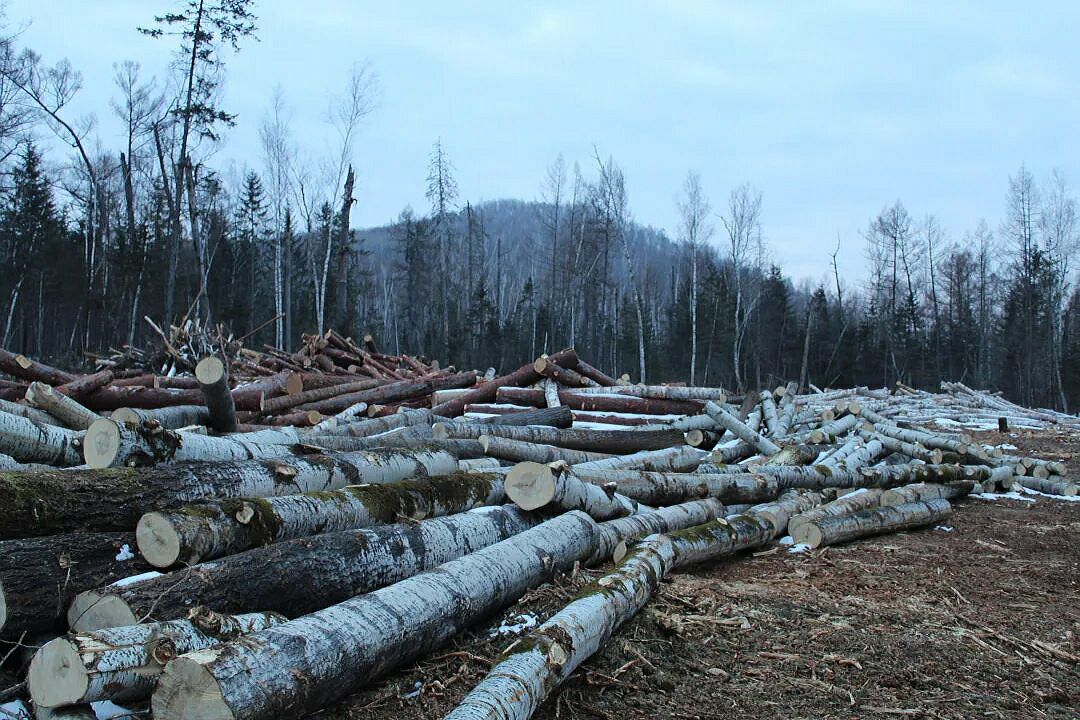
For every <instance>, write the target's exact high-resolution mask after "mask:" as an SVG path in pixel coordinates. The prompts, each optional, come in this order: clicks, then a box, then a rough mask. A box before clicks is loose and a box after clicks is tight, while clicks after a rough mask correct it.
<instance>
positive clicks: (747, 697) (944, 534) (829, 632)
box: [315, 431, 1080, 720]
mask: <svg viewBox="0 0 1080 720" xmlns="http://www.w3.org/2000/svg"><path fill="white" fill-rule="evenodd" d="M977 435H981V436H984V438H985V441H986V442H993V443H1001V442H1009V443H1012V444H1014V445H1016V446H1018V447H1019V448H1020V449H1021V450H1022V451H1027V452H1031V453H1032V454H1037V455H1039V456H1040V457H1046V458H1048V459H1050V458H1053V459H1063V460H1065V461H1066V462H1070V463H1071V465H1072V467H1073V468H1075V467H1076V466H1077V465H1080V439H1078V438H1076V437H1070V436H1065V435H1058V434H1048V433H1037V432H1024V431H1020V432H1017V433H1013V434H1012V435H1011V436H1009V437H1008V438H1004V437H1002V436H1001V435H998V434H997V433H977ZM1028 497H1031V498H1034V500H1035V502H1024V501H1021V500H1010V499H999V500H997V501H988V500H981V499H975V498H972V499H968V500H966V501H963V502H958V503H956V505H955V514H954V516H953V518H952V519H951V520H950V521H949V522H948V524H947V525H944V526H940V527H938V528H934V529H927V530H923V531H917V532H911V533H904V534H899V535H888V536H882V537H877V538H872V539H868V540H863V541H859V542H854V543H851V544H848V545H843V546H838V547H831V548H825V549H823V550H822V551H820V552H813V553H805V554H791V553H789V552H788V551H787V549H786V548H783V547H776V548H773V549H770V550H767V551H765V552H760V553H756V554H753V555H745V556H741V557H738V558H736V559H733V560H731V561H728V562H724V563H720V564H717V565H715V566H712V567H705V568H698V569H696V570H695V571H693V572H684V573H678V574H676V575H675V576H673V577H672V578H671V579H670V581H669V582H665V583H664V584H663V585H662V587H661V590H660V592H659V594H658V595H657V596H656V597H654V598H653V600H652V601H651V602H650V603H649V604H648V605H647V606H646V608H645V609H644V611H643V612H641V613H640V614H639V615H638V616H637V617H636V618H635V619H634V620H632V621H631V622H629V623H628V624H626V625H625V626H623V627H622V628H621V629H620V630H619V631H618V632H617V633H616V635H615V636H614V638H613V639H612V641H611V642H610V643H609V644H608V645H607V647H606V648H605V649H604V650H602V651H601V652H600V653H599V654H597V655H596V656H595V657H593V658H592V659H591V660H590V661H589V662H587V663H586V664H584V665H583V666H582V667H581V668H579V670H578V671H577V672H576V673H575V674H574V675H573V676H572V677H571V679H570V680H569V681H568V682H567V683H566V684H565V685H563V687H562V688H561V689H560V691H558V692H557V693H556V694H554V695H553V696H552V697H551V698H550V699H549V701H548V702H547V703H545V704H544V706H543V707H542V708H541V710H540V712H538V713H537V717H539V718H545V719H548V718H601V719H603V718H612V719H613V720H614V719H622V718H721V717H723V718H730V717H735V716H739V715H741V714H743V713H745V714H748V715H752V716H753V717H756V718H786V719H791V720H795V719H798V718H822V719H824V718H868V717H870V718H1062V719H1064V718H1073V719H1075V718H1078V717H1080V502H1063V501H1058V500H1052V499H1050V498H1047V497H1039V496H1034V495H1032V496H1028ZM600 572H602V569H601V570H598V571H596V572H583V573H579V574H578V575H577V576H576V577H564V578H561V579H560V580H559V581H558V582H557V583H555V584H551V585H546V586H544V587H542V588H539V589H537V590H535V591H534V592H532V593H531V594H530V595H529V596H527V597H526V598H524V599H523V600H522V602H520V603H518V604H517V605H515V606H513V607H511V608H509V609H508V610H507V611H506V612H505V613H503V614H502V615H500V616H498V617H496V618H493V619H492V620H491V621H490V622H488V623H485V624H483V625H481V626H479V627H477V628H475V629H474V630H473V631H472V632H470V633H468V634H466V635H464V636H462V637H459V638H458V639H457V640H456V641H455V642H454V643H452V644H451V645H449V646H447V647H445V648H444V649H443V651H442V652H441V653H436V654H435V655H434V656H431V657H429V658H427V659H425V660H423V661H421V662H419V663H417V664H416V665H413V666H412V667H408V668H405V669H404V670H402V671H401V672H398V673H395V674H393V675H391V676H390V677H388V678H386V679H385V680H384V681H383V682H382V683H379V684H377V685H375V686H372V687H370V688H369V689H367V690H365V691H363V692H361V693H358V694H356V695H354V696H352V697H350V698H349V699H348V700H346V701H344V702H342V703H340V704H338V705H336V706H334V707H330V708H327V709H326V710H324V711H323V712H321V713H318V714H317V715H316V716H315V717H319V718H327V719H333V720H345V719H347V718H349V719H351V718H376V719H377V720H407V719H410V718H439V717H442V715H443V714H445V713H446V712H447V711H449V710H450V709H451V708H453V707H454V705H455V704H456V703H457V701H458V700H460V699H461V697H462V696H463V695H464V694H465V693H466V692H467V691H468V690H469V689H470V688H471V687H472V686H473V685H474V684H475V683H476V681H478V680H479V679H480V678H481V677H482V676H483V674H484V672H485V671H486V670H487V668H488V667H489V665H490V663H491V661H492V659H493V658H495V657H496V656H497V655H498V653H499V652H500V651H501V650H502V649H503V648H504V647H506V646H507V645H508V644H509V643H510V642H512V639H513V638H512V637H507V636H497V637H491V636H490V635H491V631H492V630H493V629H494V628H496V627H498V626H499V625H500V624H503V625H506V624H514V623H515V622H517V620H518V616H519V615H522V614H526V615H532V616H535V617H538V618H540V619H541V620H542V619H544V618H546V617H547V616H548V615H550V614H551V613H552V612H554V611H556V610H557V609H558V608H559V607H561V606H562V605H563V604H564V603H565V602H566V599H567V598H568V597H570V596H571V595H572V594H573V593H574V591H575V589H576V588H578V587H580V586H581V585H582V584H583V583H584V582H585V581H587V580H588V579H589V577H590V576H595V575H597V574H600Z"/></svg>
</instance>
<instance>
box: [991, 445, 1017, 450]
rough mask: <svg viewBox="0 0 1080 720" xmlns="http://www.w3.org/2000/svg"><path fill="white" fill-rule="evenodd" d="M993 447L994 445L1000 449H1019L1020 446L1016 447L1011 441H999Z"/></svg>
mask: <svg viewBox="0 0 1080 720" xmlns="http://www.w3.org/2000/svg"><path fill="white" fill-rule="evenodd" d="M994 447H996V448H998V449H1000V450H1019V449H1020V448H1018V447H1016V446H1015V445H1013V444H1012V443H1001V444H1000V445H995V446H994Z"/></svg>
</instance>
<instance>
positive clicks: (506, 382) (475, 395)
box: [431, 348, 578, 417]
mask: <svg viewBox="0 0 1080 720" xmlns="http://www.w3.org/2000/svg"><path fill="white" fill-rule="evenodd" d="M547 359H548V361H550V362H553V363H555V364H557V365H561V366H562V367H576V366H577V364H578V357H577V353H576V352H574V350H573V349H572V348H567V349H566V350H561V351H559V352H557V353H555V354H554V355H549V356H548V358H547ZM540 378H541V376H540V374H539V373H537V372H536V370H535V368H533V366H532V365H531V364H529V365H523V366H521V367H520V368H518V369H517V370H515V371H514V372H512V373H510V374H508V375H503V376H501V377H497V378H495V379H494V380H489V381H487V382H485V383H481V384H479V385H477V386H476V388H474V389H473V390H471V391H470V392H467V393H464V394H462V395H460V396H458V397H456V398H454V399H452V400H447V401H446V402H444V403H439V404H438V405H436V406H435V407H433V408H431V411H432V412H433V413H435V414H436V415H442V416H443V417H455V416H457V415H460V414H461V413H462V412H464V411H465V406H466V405H471V404H473V403H482V402H492V401H493V400H495V394H496V392H498V390H499V388H502V387H507V386H513V385H531V384H532V383H534V382H539V380H540ZM541 394H542V393H541ZM532 404H536V403H532Z"/></svg>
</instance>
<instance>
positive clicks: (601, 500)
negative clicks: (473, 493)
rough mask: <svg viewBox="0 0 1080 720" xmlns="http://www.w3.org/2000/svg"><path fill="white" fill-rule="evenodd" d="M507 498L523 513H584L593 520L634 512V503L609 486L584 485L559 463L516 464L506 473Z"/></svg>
mask: <svg viewBox="0 0 1080 720" xmlns="http://www.w3.org/2000/svg"><path fill="white" fill-rule="evenodd" d="M505 489H506V496H507V497H508V498H510V500H512V501H513V503H514V504H515V505H517V506H518V507H519V508H521V509H522V510H539V509H540V508H546V509H556V510H559V511H561V512H565V511H568V510H584V511H585V512H586V513H588V514H589V515H590V516H591V517H593V518H594V519H596V520H609V519H611V518H618V517H624V516H626V515H632V514H634V513H635V512H637V503H636V502H634V501H633V500H630V499H629V498H627V497H625V496H623V495H620V494H618V493H617V492H615V491H614V488H612V487H610V486H609V487H606V488H600V487H599V486H597V485H594V484H592V483H590V482H585V481H584V480H582V479H581V478H579V477H577V476H576V475H574V474H573V472H571V471H570V469H569V466H567V465H565V464H560V463H553V464H548V465H543V464H540V463H534V462H522V463H518V464H517V465H515V466H514V467H512V468H511V469H510V472H508V473H507V474H506V483H505Z"/></svg>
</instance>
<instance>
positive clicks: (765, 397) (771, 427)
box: [761, 390, 780, 437]
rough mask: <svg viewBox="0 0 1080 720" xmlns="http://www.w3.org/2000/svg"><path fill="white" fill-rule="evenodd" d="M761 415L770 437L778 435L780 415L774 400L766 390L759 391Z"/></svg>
mask: <svg viewBox="0 0 1080 720" xmlns="http://www.w3.org/2000/svg"><path fill="white" fill-rule="evenodd" d="M761 416H762V418H763V419H764V420H765V427H766V429H768V431H769V435H770V436H771V437H779V436H780V432H779V430H780V415H779V413H778V412H777V410H776V401H775V400H773V394H772V393H771V392H769V391H768V390H762V391H761Z"/></svg>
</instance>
